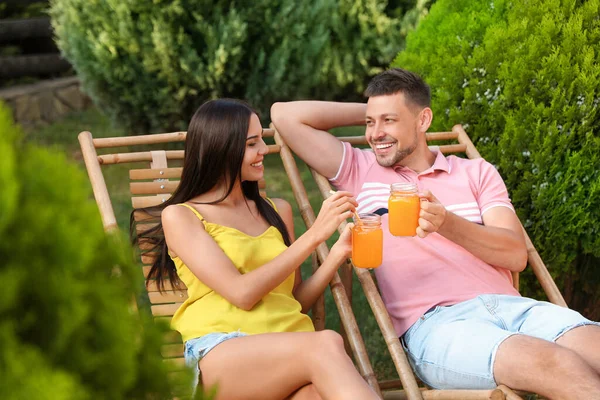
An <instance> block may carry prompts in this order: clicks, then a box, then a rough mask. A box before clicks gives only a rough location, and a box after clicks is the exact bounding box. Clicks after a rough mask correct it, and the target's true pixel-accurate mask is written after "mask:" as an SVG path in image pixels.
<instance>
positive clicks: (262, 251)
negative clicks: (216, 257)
mask: <svg viewBox="0 0 600 400" xmlns="http://www.w3.org/2000/svg"><path fill="white" fill-rule="evenodd" d="M269 201H270V200H269ZM271 204H273V202H271ZM180 205H181V206H184V207H187V208H189V209H190V210H192V212H193V213H194V214H196V216H197V217H198V218H199V219H200V220H201V221H202V223H203V224H204V227H205V229H206V232H208V234H209V235H211V236H212V237H213V239H214V240H215V242H217V244H218V245H219V247H220V248H221V249H222V250H223V251H224V252H225V254H226V255H227V257H229V258H230V259H231V261H232V262H233V264H234V265H235V266H236V268H237V269H238V270H239V271H240V273H242V274H245V273H248V272H250V271H253V270H255V269H256V268H258V267H260V266H261V265H264V264H266V263H267V262H269V261H271V260H272V259H273V258H275V257H276V256H277V255H279V254H280V253H281V252H283V251H284V250H285V249H286V248H287V246H286V245H285V243H284V242H283V237H282V236H281V233H280V232H279V230H278V229H277V228H276V227H274V226H270V227H269V228H268V229H267V230H266V231H264V232H263V233H262V234H260V235H258V236H250V235H247V234H245V233H243V232H241V231H239V230H237V229H235V228H230V227H227V226H222V225H217V224H213V223H210V222H207V221H205V220H204V218H203V217H202V216H201V215H200V213H199V212H198V211H196V209H195V208H193V207H191V206H189V205H188V204H180ZM273 207H275V205H273ZM198 257H202V249H198ZM171 259H172V260H173V262H174V263H175V267H176V268H177V274H178V275H179V278H180V279H181V281H182V282H183V283H184V284H185V285H186V286H187V290H188V299H187V300H186V301H185V302H184V303H183V304H182V305H181V307H179V309H178V310H177V311H176V312H175V315H174V316H173V320H172V321H171V326H172V327H173V328H174V329H176V330H177V331H179V333H181V336H182V337H183V340H184V342H185V341H187V340H190V339H194V338H197V337H200V336H203V335H206V334H208V333H213V332H233V331H238V330H239V331H241V332H244V333H247V334H257V333H267V332H307V331H314V326H313V324H312V321H311V320H310V318H309V317H308V316H307V315H306V314H302V313H301V309H302V307H301V305H300V303H299V302H298V301H297V300H296V299H295V298H294V296H293V294H292V290H293V288H294V274H293V273H292V274H291V275H290V276H288V277H287V278H286V280H285V281H283V282H282V283H281V284H280V285H279V286H277V287H276V288H275V289H273V290H272V291H271V292H270V293H267V294H266V295H265V296H264V297H263V298H262V300H260V301H259V302H258V303H257V304H256V305H255V306H254V308H252V310H250V311H244V310H242V309H240V308H238V307H236V306H234V305H233V304H231V303H230V302H228V301H227V300H225V299H224V298H223V297H222V296H220V295H219V294H218V293H216V292H215V291H214V290H212V289H211V288H209V287H208V286H206V285H205V284H204V283H202V282H201V281H200V280H199V279H198V278H197V277H196V276H195V275H194V274H193V273H192V272H191V271H190V270H189V268H188V267H187V266H186V265H185V264H184V263H183V261H181V259H180V258H179V257H171ZM217 268H218V267H217ZM215 272H216V273H218V271H215Z"/></svg>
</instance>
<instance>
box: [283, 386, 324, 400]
mask: <svg viewBox="0 0 600 400" xmlns="http://www.w3.org/2000/svg"><path fill="white" fill-rule="evenodd" d="M322 399H323V398H322V397H321V396H320V395H319V392H317V389H316V388H315V385H313V384H312V383H311V384H308V385H306V386H302V387H301V388H300V389H298V390H297V391H295V392H294V393H292V394H291V395H290V396H289V397H286V398H285V400H322Z"/></svg>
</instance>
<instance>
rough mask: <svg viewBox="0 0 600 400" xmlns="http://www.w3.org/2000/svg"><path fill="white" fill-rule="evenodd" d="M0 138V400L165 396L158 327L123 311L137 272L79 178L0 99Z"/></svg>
mask: <svg viewBox="0 0 600 400" xmlns="http://www.w3.org/2000/svg"><path fill="white" fill-rule="evenodd" d="M0 132H2V134H1V135H0V153H1V154H2V157H0V187H2V190H0V259H1V260H2V262H0V286H1V290H0V398H1V399H3V400H13V399H14V400H22V399H39V400H44V399H48V400H63V399H64V400H67V399H77V400H81V399H111V400H112V399H148V398H152V399H170V398H172V397H173V396H172V393H171V382H170V381H168V380H167V371H166V370H165V366H164V362H163V361H162V358H161V356H160V344H161V340H162V335H163V333H164V330H161V329H158V327H157V326H155V325H154V324H153V323H151V320H150V318H149V317H146V316H144V314H143V313H142V314H140V313H138V311H137V310H135V309H134V308H132V304H131V301H132V298H134V297H135V296H136V295H137V294H138V293H139V291H140V290H141V288H142V287H143V283H142V282H141V278H142V274H141V273H140V271H139V268H138V267H136V266H135V265H134V261H133V257H132V251H131V247H130V246H129V244H128V242H127V240H126V239H125V238H123V237H121V236H119V235H106V234H105V233H104V231H103V229H102V223H101V221H100V216H99V214H98V210H97V207H96V205H95V203H94V202H93V199H92V198H91V191H90V189H89V182H87V179H86V177H85V176H84V173H83V172H82V171H81V170H80V169H79V168H77V167H76V166H75V165H73V164H70V163H69V162H67V161H66V158H65V157H64V156H62V155H61V154H55V153H51V152H49V151H47V150H44V149H42V148H39V147H35V146H32V145H28V144H24V143H23V142H22V140H21V133H20V132H19V129H18V128H17V127H16V126H14V125H13V123H12V121H11V118H10V112H9V110H8V108H7V107H4V106H3V105H2V104H1V103H0Z"/></svg>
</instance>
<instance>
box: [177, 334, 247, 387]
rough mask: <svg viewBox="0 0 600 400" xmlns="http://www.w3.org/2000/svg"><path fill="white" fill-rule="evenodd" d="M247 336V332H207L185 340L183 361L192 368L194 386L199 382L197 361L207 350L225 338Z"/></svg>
mask: <svg viewBox="0 0 600 400" xmlns="http://www.w3.org/2000/svg"><path fill="white" fill-rule="evenodd" d="M242 336H248V334H246V333H243V332H240V331H235V332H229V333H222V332H216V333H209V334H208V335H204V336H201V337H199V338H195V339H190V340H188V341H187V342H185V348H184V351H183V356H184V357H185V363H186V365H187V366H188V367H190V368H194V370H195V376H196V377H197V379H196V381H195V382H194V387H196V386H197V385H198V383H200V382H201V378H200V376H201V375H200V367H199V365H198V363H199V362H200V360H202V358H203V357H204V356H206V354H208V352H209V351H211V350H212V349H214V348H215V347H216V346H217V345H219V344H221V343H223V342H224V341H226V340H229V339H233V338H236V337H242Z"/></svg>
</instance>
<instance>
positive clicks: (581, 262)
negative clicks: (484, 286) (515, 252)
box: [393, 0, 600, 319]
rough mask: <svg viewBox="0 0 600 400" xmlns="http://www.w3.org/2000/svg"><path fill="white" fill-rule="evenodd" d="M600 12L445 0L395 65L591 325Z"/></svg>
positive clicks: (597, 272)
mask: <svg viewBox="0 0 600 400" xmlns="http://www.w3.org/2000/svg"><path fill="white" fill-rule="evenodd" d="M599 11H600V10H599V2H598V0H591V1H573V0H568V1H567V0H564V1H560V0H514V1H503V0H500V1H498V0H493V1H489V0H485V1H483V0H478V1H474V0H440V1H438V2H437V3H436V4H435V5H434V6H433V7H432V8H431V10H430V15H429V16H428V17H427V18H426V19H425V20H423V22H422V23H421V24H420V25H419V27H418V28H417V30H416V31H414V32H412V33H411V34H409V36H408V38H407V43H406V50H405V51H403V52H401V53H399V54H398V56H397V58H396V59H395V60H394V62H393V65H394V66H399V67H403V68H407V69H410V70H414V71H416V72H419V73H421V74H422V75H423V77H424V78H425V79H426V80H427V82H428V83H429V84H430V85H431V87H432V94H433V110H434V114H435V117H434V125H433V127H432V129H433V130H443V129H448V128H450V127H451V126H452V125H453V124H455V123H462V124H465V127H466V129H467V131H468V133H469V134H470V135H471V137H472V138H473V139H474V142H475V144H476V146H477V148H478V149H479V150H480V152H481V153H482V155H483V156H484V157H485V158H487V159H488V160H490V161H491V162H492V163H494V164H495V165H496V166H497V167H498V169H499V171H500V172H501V174H502V175H503V177H504V178H505V179H506V183H507V186H508V188H509V192H510V194H511V196H512V199H513V202H514V204H515V206H516V209H517V212H518V215H519V217H520V218H521V220H522V221H523V222H524V225H525V227H526V229H527V231H528V233H529V235H530V236H531V238H532V241H533V242H534V244H535V245H536V247H537V248H538V250H539V251H540V252H541V255H542V258H543V259H544V261H545V262H546V264H547V265H548V267H549V269H550V271H551V273H552V274H553V275H554V276H555V277H556V278H558V281H559V284H560V285H561V286H562V288H563V290H564V293H565V294H566V298H567V301H568V302H569V304H570V305H571V306H572V307H574V308H576V309H579V310H580V311H583V312H584V313H586V314H587V315H588V316H590V317H592V318H595V319H599V318H600V307H599V305H600V304H599V302H600V297H599V296H600V295H599V293H600V290H598V287H599V284H600V267H599V266H600V228H599V227H600V172H599V167H600V130H599V129H600V115H599V113H598V110H599V106H600V104H599V103H600V68H599V61H600V53H599V52H598V48H599V47H598V44H599V40H600V20H599V19H598V14H599ZM531 275H532V274H531V272H529V274H527V273H526V274H524V276H525V277H526V278H528V279H526V283H527V282H528V281H530V280H529V279H531ZM525 289H526V290H525V293H527V294H532V293H533V292H534V291H535V290H536V287H534V286H531V285H530V286H528V287H527V288H525Z"/></svg>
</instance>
